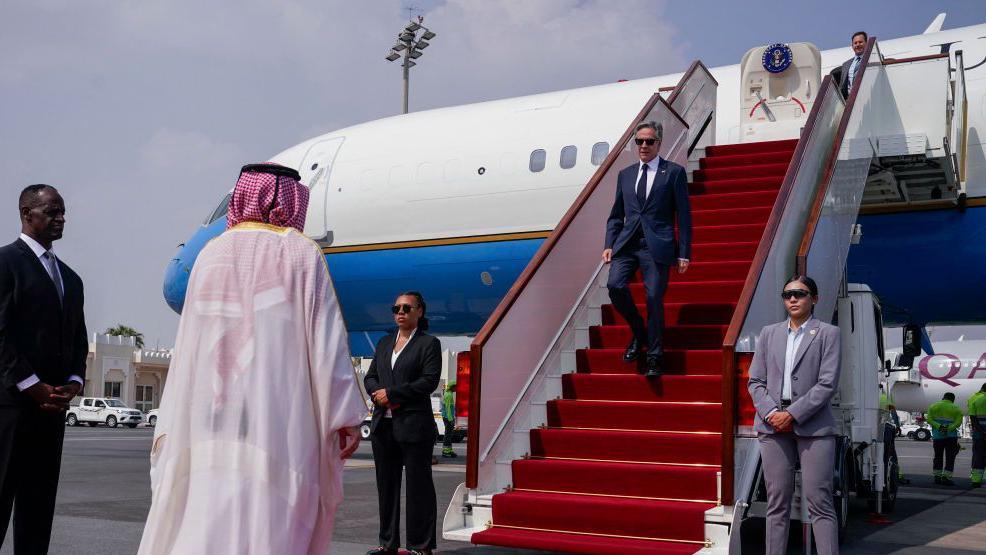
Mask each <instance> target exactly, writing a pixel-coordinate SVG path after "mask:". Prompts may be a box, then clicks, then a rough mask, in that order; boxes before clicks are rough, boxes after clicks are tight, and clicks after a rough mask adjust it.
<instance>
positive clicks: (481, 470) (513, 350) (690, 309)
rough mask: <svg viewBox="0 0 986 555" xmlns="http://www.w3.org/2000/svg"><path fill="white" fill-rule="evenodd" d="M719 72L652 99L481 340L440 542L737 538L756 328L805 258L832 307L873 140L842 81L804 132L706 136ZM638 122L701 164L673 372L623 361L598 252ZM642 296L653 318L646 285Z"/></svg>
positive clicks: (622, 338)
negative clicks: (719, 139)
mask: <svg viewBox="0 0 986 555" xmlns="http://www.w3.org/2000/svg"><path fill="white" fill-rule="evenodd" d="M864 59H867V60H870V63H868V64H867V69H864V70H862V71H860V72H858V73H857V76H856V87H858V88H859V89H860V90H861V91H862V92H861V93H859V94H864V93H865V92H866V91H867V90H868V89H869V90H871V91H872V90H873V89H874V88H875V87H876V85H875V84H874V83H876V82H877V81H879V79H877V77H878V76H874V75H873V73H875V72H878V71H880V68H882V66H881V64H882V59H881V58H880V55H879V51H878V49H877V47H876V43H875V39H872V38H871V39H870V42H869V43H868V46H867V51H866V53H865V54H864ZM872 67H876V68H878V69H869V68H872ZM867 72H870V75H869V76H868V77H867V76H866V75H865V74H866V73H867ZM716 85H717V84H716V82H715V79H714V78H713V77H712V76H711V74H710V73H709V72H708V70H707V69H706V68H705V67H704V66H703V65H702V64H701V63H699V62H696V63H694V64H693V65H692V67H691V68H690V69H689V71H688V72H686V73H685V74H684V76H683V77H682V79H681V81H680V82H679V84H678V86H677V87H676V88H675V90H674V91H673V92H672V93H671V95H670V96H669V97H668V98H667V100H665V99H664V98H662V97H661V96H660V95H659V94H654V95H653V96H652V97H651V99H650V100H649V101H648V103H647V104H646V105H645V107H644V108H643V110H642V111H641V112H640V114H639V115H638V117H637V118H635V119H634V121H633V122H632V123H631V125H630V126H629V128H628V129H627V131H626V132H625V133H624V135H623V137H622V138H621V140H620V142H619V143H617V144H618V145H622V148H616V149H614V151H613V152H611V153H610V155H609V157H608V158H607V159H606V161H605V162H604V163H603V165H602V166H601V167H600V170H599V171H598V172H597V174H596V175H595V176H594V177H593V179H592V181H590V183H589V184H588V185H587V187H586V189H585V190H584V191H583V193H582V195H580V197H579V198H578V199H577V200H576V202H575V204H574V205H573V206H572V208H571V209H570V210H569V212H568V213H567V214H566V215H565V217H564V218H563V219H562V222H561V223H560V224H559V226H558V227H557V228H556V230H555V232H554V233H553V234H552V236H551V237H549V239H548V240H546V242H545V243H544V245H542V247H541V250H540V251H539V253H538V254H537V255H536V256H535V259H534V260H533V261H532V262H531V264H530V265H529V266H528V268H527V269H526V270H525V272H524V273H523V274H522V275H521V277H520V278H519V279H518V281H517V283H515V285H514V287H513V288H512V289H511V291H510V292H509V293H508V296H507V297H506V298H505V299H504V301H503V302H502V303H501V305H500V307H499V308H498V309H497V311H496V312H495V313H494V315H493V316H492V317H491V318H490V321H488V322H487V324H486V326H484V328H483V329H482V330H481V331H480V333H479V335H478V336H477V338H476V340H475V341H474V342H473V345H472V349H471V365H472V370H471V377H470V384H469V395H470V400H469V403H470V412H469V434H470V435H469V443H468V465H467V477H466V483H465V484H463V485H462V486H460V488H459V490H457V492H456V493H455V495H454V496H453V500H452V504H451V505H450V507H449V508H448V511H447V513H446V516H445V521H444V529H443V533H444V535H445V537H447V538H453V539H461V540H468V541H471V542H472V543H475V544H484V545H495V546H504V547H514V548H526V549H540V550H547V551H559V552H569V553H592V554H604V553H671V554H677V553H696V552H702V553H727V552H731V551H730V549H731V547H735V546H736V545H737V541H738V537H739V534H732V533H731V532H734V531H735V530H738V523H739V522H740V521H741V520H742V519H743V518H744V517H745V516H746V509H747V508H748V507H749V506H750V503H751V502H752V499H751V497H750V496H751V494H752V492H753V490H754V487H753V486H754V485H755V483H754V480H755V476H756V472H755V469H756V468H757V467H758V464H759V455H758V451H757V449H756V444H755V442H756V440H755V437H754V436H753V434H752V431H751V425H752V417H753V409H752V407H751V406H750V403H749V398H748V395H746V394H745V385H746V370H747V369H748V367H749V363H750V360H751V357H752V351H753V350H754V348H755V344H754V339H755V336H756V334H757V332H759V330H760V328H761V327H762V326H763V325H765V324H767V323H771V322H776V321H779V320H781V319H783V317H784V315H783V308H782V306H781V303H780V302H779V301H778V299H777V291H779V290H780V288H781V286H782V285H783V283H784V280H785V279H786V278H787V276H789V275H790V274H791V273H793V272H794V271H795V270H798V271H801V272H804V271H806V270H808V269H810V270H811V271H812V273H813V274H815V276H814V277H816V280H817V281H819V283H821V284H823V292H822V298H823V300H824V303H828V304H824V303H822V304H820V306H819V311H820V312H819V314H822V315H824V316H823V317H826V318H831V315H832V312H833V311H834V303H835V299H836V298H837V297H838V288H839V286H840V284H841V283H842V282H843V276H844V268H845V260H846V257H847V255H848V250H849V245H850V242H851V241H852V240H853V239H854V235H853V233H851V230H852V229H853V224H854V222H855V219H856V215H857V214H858V212H859V206H860V202H861V200H862V198H863V191H864V188H865V186H866V183H867V177H868V175H869V169H870V162H871V160H872V159H873V157H874V156H875V154H876V150H875V149H874V148H871V149H870V150H869V151H866V150H865V149H863V148H862V146H865V145H870V144H873V143H875V141H870V140H867V137H866V135H865V134H866V127H867V125H866V122H865V121H860V120H861V119H862V118H863V116H862V115H861V114H862V113H864V112H865V110H864V109H860V110H856V109H854V107H855V106H860V105H861V104H857V103H856V101H855V100H856V94H854V95H852V96H851V97H850V99H848V100H845V99H843V98H842V97H841V96H840V95H839V93H838V91H837V87H836V86H835V84H834V82H833V81H832V80H831V78H830V77H826V78H825V79H824V81H823V82H822V84H821V86H820V88H819V95H818V97H817V99H816V100H815V103H814V106H813V107H812V110H811V113H810V115H809V116H808V118H807V119H806V120H805V121H804V126H803V128H802V129H801V130H800V137H799V138H795V139H790V140H772V141H763V142H744V143H738V144H730V145H710V144H709V142H710V141H711V138H712V137H714V136H715V107H716V98H715V94H716ZM643 120H656V121H659V122H661V123H662V124H663V125H664V127H665V139H664V144H663V145H662V150H661V156H662V157H664V158H666V159H669V160H672V161H675V162H677V163H680V164H682V165H687V166H688V168H689V173H690V182H689V193H690V200H691V209H692V215H693V248H692V265H691V267H690V268H689V270H688V271H687V272H686V273H684V274H678V273H677V272H675V271H674V270H672V272H671V274H672V275H671V280H670V283H669V286H668V289H667V293H666V295H665V299H664V303H665V326H666V327H665V335H664V341H665V357H664V361H665V375H664V376H663V377H662V378H660V379H659V380H649V379H647V378H645V377H644V376H642V375H641V374H640V370H641V368H640V367H639V364H640V362H634V363H629V364H628V363H624V362H623V361H622V353H623V349H624V348H625V347H626V344H627V343H628V341H629V339H630V330H629V327H628V326H626V325H625V323H624V322H623V320H622V318H621V317H620V316H619V315H618V314H617V313H616V311H615V310H614V308H613V306H612V305H611V304H609V301H608V297H607V294H606V289H605V283H606V275H607V274H606V272H607V269H608V268H607V267H606V266H605V265H602V264H601V263H600V262H599V258H598V256H599V253H598V252H597V251H599V248H597V247H598V245H599V242H600V233H601V230H602V227H603V223H602V222H604V221H605V218H606V215H608V212H609V208H610V206H611V205H612V191H613V188H614V187H615V179H616V174H617V173H618V172H619V170H620V169H622V168H623V167H626V166H627V165H629V164H630V163H633V161H634V160H635V159H636V157H635V155H634V153H633V151H632V149H631V148H630V146H629V145H630V142H631V141H630V139H631V138H632V130H633V127H634V124H635V123H636V122H637V121H643ZM796 133H797V131H796ZM859 152H862V153H863V154H861V155H860V154H859ZM591 245H595V247H590V246H591ZM638 278H639V276H638ZM631 289H632V293H633V295H634V298H635V300H636V302H637V305H638V310H640V311H641V313H642V314H645V313H646V307H645V304H644V290H643V285H642V283H640V281H639V279H638V280H636V281H634V283H633V284H632V285H631Z"/></svg>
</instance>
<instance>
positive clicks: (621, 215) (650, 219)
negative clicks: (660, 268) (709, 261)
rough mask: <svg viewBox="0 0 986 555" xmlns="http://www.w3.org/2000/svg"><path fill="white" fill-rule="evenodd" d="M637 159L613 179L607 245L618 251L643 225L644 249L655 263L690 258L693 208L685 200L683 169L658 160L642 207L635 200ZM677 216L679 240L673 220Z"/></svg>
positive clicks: (666, 262) (685, 190) (685, 187)
mask: <svg viewBox="0 0 986 555" xmlns="http://www.w3.org/2000/svg"><path fill="white" fill-rule="evenodd" d="M639 168H640V162H637V163H636V164H633V165H631V166H628V167H626V168H624V169H623V171H621V172H620V174H619V176H617V178H616V201H615V202H614V203H613V209H612V210H611V211H610V213H609V219H608V220H607V221H606V248H607V249H613V253H614V254H616V253H618V252H620V249H622V248H623V247H624V245H626V243H627V241H629V240H630V239H631V238H632V237H633V236H634V235H635V234H636V233H637V230H638V229H639V228H640V227H641V226H642V227H643V230H644V238H645V239H646V240H647V250H649V251H650V254H651V257H653V259H654V261H655V262H659V263H661V264H667V265H672V264H674V263H675V259H676V258H687V259H690V258H691V246H692V209H691V205H690V204H689V202H688V178H687V176H686V174H685V168H683V167H681V166H679V165H678V164H675V163H674V162H669V161H668V160H665V159H663V158H662V159H661V161H660V163H659V164H658V168H657V170H653V171H656V172H657V173H656V174H655V175H654V184H653V185H652V186H651V191H650V194H649V195H647V200H646V202H644V205H643V206H640V202H639V201H638V200H637V172H638V170H639ZM675 216H677V218H678V241H677V243H676V242H675V235H674V222H675Z"/></svg>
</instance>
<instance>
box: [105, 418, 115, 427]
mask: <svg viewBox="0 0 986 555" xmlns="http://www.w3.org/2000/svg"><path fill="white" fill-rule="evenodd" d="M106 425H107V426H109V427H110V428H116V417H115V416H113V415H110V416H107V417H106Z"/></svg>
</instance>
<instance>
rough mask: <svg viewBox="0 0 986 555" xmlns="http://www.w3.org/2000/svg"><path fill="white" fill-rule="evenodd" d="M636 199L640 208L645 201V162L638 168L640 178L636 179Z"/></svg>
mask: <svg viewBox="0 0 986 555" xmlns="http://www.w3.org/2000/svg"><path fill="white" fill-rule="evenodd" d="M637 201H638V202H639V203H640V207H641V208H643V207H644V203H645V202H647V164H644V165H643V166H642V167H641V168H640V180H639V181H637Z"/></svg>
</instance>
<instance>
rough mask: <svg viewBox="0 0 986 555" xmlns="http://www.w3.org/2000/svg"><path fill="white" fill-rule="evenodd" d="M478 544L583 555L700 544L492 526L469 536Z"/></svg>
mask: <svg viewBox="0 0 986 555" xmlns="http://www.w3.org/2000/svg"><path fill="white" fill-rule="evenodd" d="M470 541H472V543H474V544H477V545H494V546H499V547H512V548H516V549H536V550H543V551H556V552H564V553H578V554H584V555H610V554H614V555H615V554H628V555H653V554H655V553H662V554H666V555H691V554H693V553H695V552H696V551H698V549H700V548H701V547H702V546H701V545H695V544H682V543H675V542H666V541H655V540H635V539H628V538H621V537H617V536H590V535H586V534H575V533H565V532H551V531H532V530H519V529H512V528H499V527H495V526H494V527H492V528H489V529H487V530H484V531H482V532H477V533H475V534H473V535H472V539H471V540H470Z"/></svg>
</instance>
